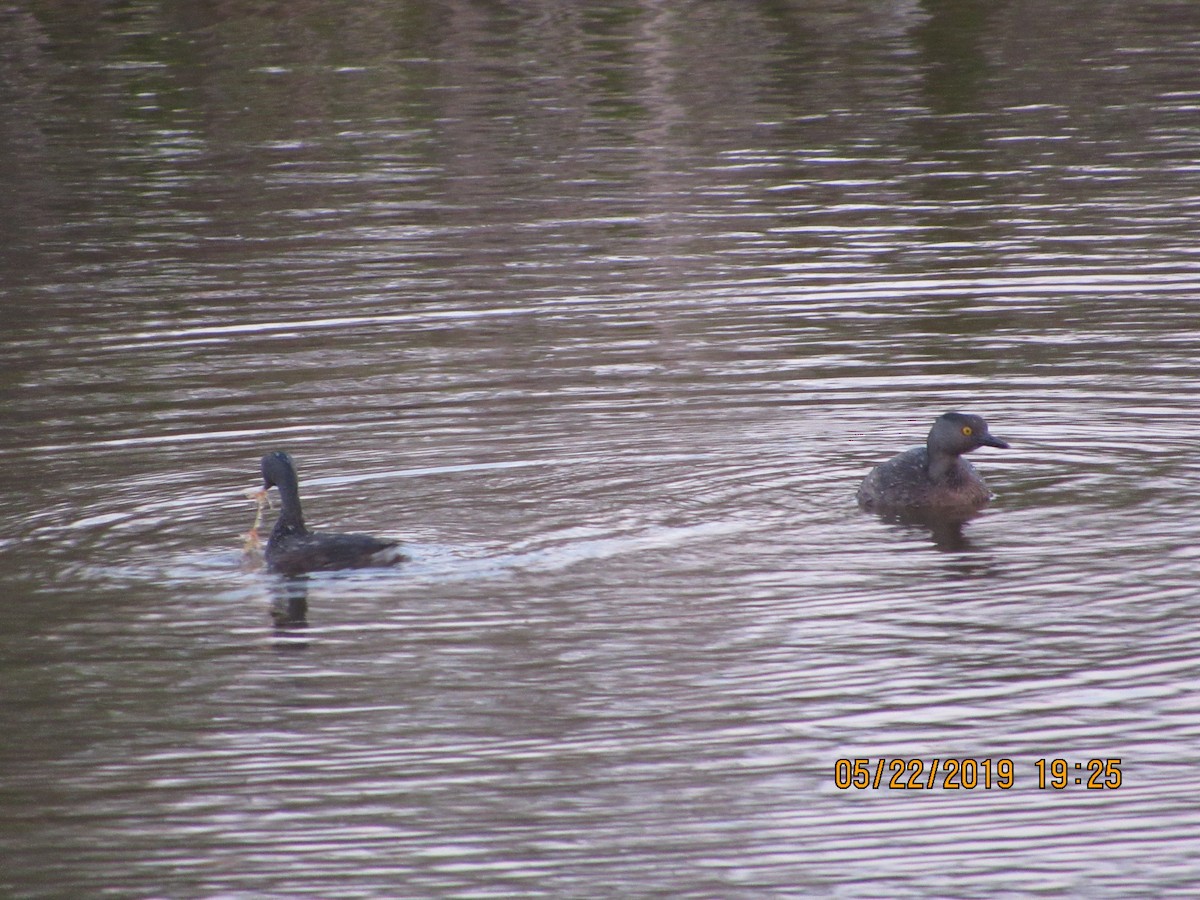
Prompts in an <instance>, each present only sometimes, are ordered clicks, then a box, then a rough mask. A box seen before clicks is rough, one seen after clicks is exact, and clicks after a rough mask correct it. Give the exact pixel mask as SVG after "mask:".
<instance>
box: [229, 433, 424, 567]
mask: <svg viewBox="0 0 1200 900" xmlns="http://www.w3.org/2000/svg"><path fill="white" fill-rule="evenodd" d="M262 476H263V487H262V490H261V491H260V492H258V496H259V497H260V499H265V497H266V493H267V491H268V490H270V489H271V488H272V487H276V488H278V489H279V498H280V510H279V519H278V521H276V522H275V527H274V528H272V529H271V537H270V538H269V539H268V540H267V549H266V551H265V552H264V554H263V556H264V558H265V559H266V561H267V566H268V567H270V568H271V569H274V570H275V571H276V572H281V573H283V574H284V575H300V574H303V573H305V572H316V571H320V570H325V569H362V568H368V567H373V566H391V565H395V564H396V563H398V562H401V561H402V560H403V559H404V558H405V557H404V554H403V553H401V552H400V549H399V545H398V542H397V541H388V540H383V539H382V538H377V537H372V536H370V535H367V534H333V533H321V532H313V531H309V530H308V528H307V527H305V525H304V513H303V512H302V511H301V508H300V485H299V482H298V480H297V478H296V466H295V464H294V463H293V462H292V458H291V457H290V456H288V455H287V454H286V453H281V452H274V453H268V454H266V455H265V456H263V458H262ZM252 534H253V533H252Z"/></svg>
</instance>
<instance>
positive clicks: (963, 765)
mask: <svg viewBox="0 0 1200 900" xmlns="http://www.w3.org/2000/svg"><path fill="white" fill-rule="evenodd" d="M1032 768H1033V770H1034V771H1033V772H1032V773H1031V774H1036V775H1037V786H1038V789H1039V790H1047V789H1049V790H1055V791H1062V790H1066V789H1067V788H1070V787H1079V788H1085V789H1087V790H1093V791H1102V790H1116V789H1117V788H1119V787H1120V786H1121V760H1120V759H1119V758H1107V759H1089V760H1087V761H1086V762H1084V761H1080V762H1074V761H1072V760H1069V759H1049V758H1045V759H1039V760H1037V761H1035V762H1034V763H1033V766H1032ZM1017 781H1018V778H1017V767H1016V765H1015V764H1014V763H1013V761H1012V760H1011V759H1009V758H1008V757H999V758H993V757H986V758H980V759H976V758H974V757H962V758H955V757H952V758H949V759H941V758H939V757H931V758H928V759H901V758H896V759H888V758H886V757H884V758H881V759H863V758H858V759H839V760H838V761H837V762H836V763H834V765H833V784H834V786H835V787H837V788H839V789H840V790H854V789H857V790H869V789H879V788H890V789H892V790H905V791H914V790H916V791H922V790H924V791H933V790H943V791H959V790H968V791H970V790H976V789H979V788H982V789H983V790H991V789H993V788H996V789H999V790H1002V791H1007V790H1010V789H1012V788H1014V787H1016V786H1017Z"/></svg>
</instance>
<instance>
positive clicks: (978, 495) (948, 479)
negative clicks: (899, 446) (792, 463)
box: [858, 412, 1008, 513]
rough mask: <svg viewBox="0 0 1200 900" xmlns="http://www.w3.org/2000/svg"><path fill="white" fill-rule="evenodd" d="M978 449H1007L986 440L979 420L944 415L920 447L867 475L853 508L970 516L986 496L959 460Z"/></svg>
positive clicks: (982, 486)
mask: <svg viewBox="0 0 1200 900" xmlns="http://www.w3.org/2000/svg"><path fill="white" fill-rule="evenodd" d="M980 447H999V448H1001V449H1008V444H1007V443H1005V442H1004V441H1002V440H1000V438H998V437H994V436H992V434H991V433H990V432H989V431H988V426H987V422H985V421H984V420H983V419H982V418H981V417H979V416H973V415H970V414H968V413H960V412H948V413H945V414H944V415H942V416H939V417H938V418H937V420H936V421H935V422H934V423H933V427H932V428H931V429H929V438H928V440H927V441H926V442H925V446H924V447H914V448H913V449H912V450H906V451H905V452H904V453H901V454H900V455H899V456H896V457H893V458H892V459H890V460H888V461H887V462H885V463H881V464H880V465H878V466H876V467H875V468H874V469H872V470H871V472H870V474H868V475H867V477H866V478H864V479H863V483H862V486H861V487H859V489H858V505H859V506H861V507H862V508H863V509H869V510H876V511H879V512H900V513H903V512H914V513H923V512H933V513H937V512H943V511H944V512H951V513H953V512H962V513H969V512H974V511H975V510H977V509H979V508H980V507H982V506H984V505H985V504H986V503H987V502H988V500H990V499H991V496H992V493H991V491H989V490H988V487H987V485H986V484H984V481H983V479H982V478H981V477H979V473H978V472H976V471H975V467H974V466H973V465H971V464H970V463H969V462H967V461H966V460H965V459H963V458H962V454H964V453H970V452H971V451H972V450H976V449H978V448H980Z"/></svg>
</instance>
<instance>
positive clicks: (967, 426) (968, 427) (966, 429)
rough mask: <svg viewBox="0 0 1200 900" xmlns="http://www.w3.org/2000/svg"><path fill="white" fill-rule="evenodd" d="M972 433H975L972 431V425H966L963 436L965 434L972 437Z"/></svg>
mask: <svg viewBox="0 0 1200 900" xmlns="http://www.w3.org/2000/svg"><path fill="white" fill-rule="evenodd" d="M972 433H973V432H972V431H971V426H970V425H964V426H963V434H965V435H966V436H967V437H970V436H971V434H972Z"/></svg>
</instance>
